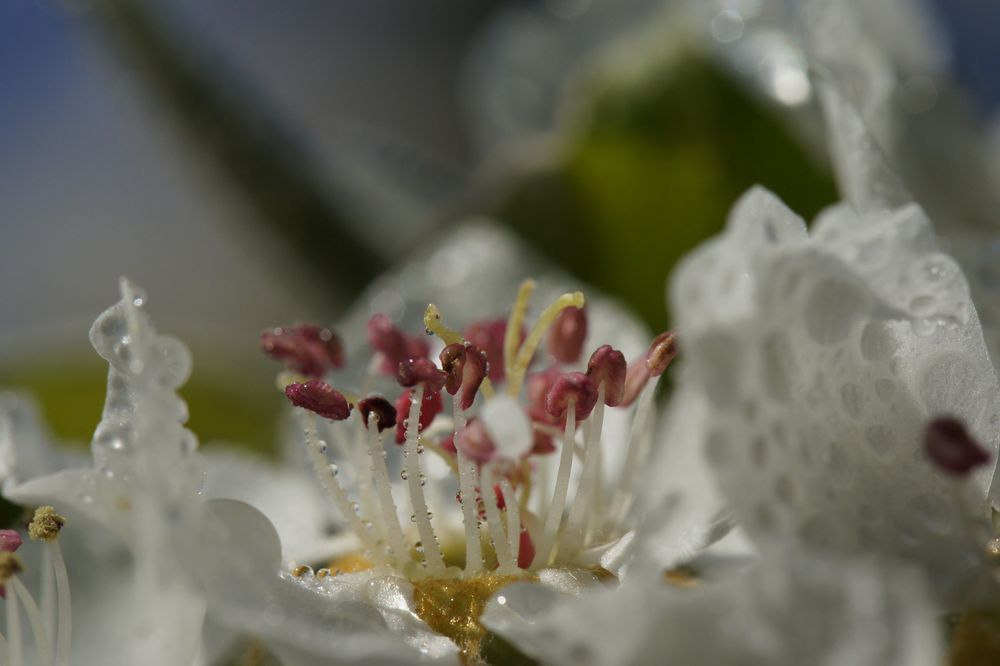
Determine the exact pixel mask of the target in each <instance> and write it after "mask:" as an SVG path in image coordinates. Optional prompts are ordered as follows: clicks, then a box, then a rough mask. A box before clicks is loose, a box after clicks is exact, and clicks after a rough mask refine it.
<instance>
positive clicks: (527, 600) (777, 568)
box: [483, 552, 941, 666]
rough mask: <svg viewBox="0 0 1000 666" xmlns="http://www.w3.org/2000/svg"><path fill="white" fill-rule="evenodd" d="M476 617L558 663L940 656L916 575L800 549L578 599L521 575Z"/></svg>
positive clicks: (897, 661)
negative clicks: (716, 579)
mask: <svg viewBox="0 0 1000 666" xmlns="http://www.w3.org/2000/svg"><path fill="white" fill-rule="evenodd" d="M627 609H642V612H628V610H627ZM483 622H484V624H486V626H487V627H489V628H490V629H491V630H492V631H494V632H496V633H498V634H500V635H501V636H503V637H504V638H506V639H507V640H509V641H511V642H512V643H513V644H514V645H516V646H517V647H518V648H519V649H520V650H521V651H523V652H524V653H525V654H527V655H529V656H531V657H534V658H536V659H539V660H540V661H543V662H544V663H547V664H556V665H558V664H573V665H574V666H576V665H586V664H602V665H607V666H615V665H617V664H645V663H675V664H734V663H738V664H746V665H748V666H752V665H755V664H760V665H762V666H763V665H765V664H766V665H768V666H770V665H772V664H789V665H791V664H829V665H843V666H847V665H851V666H893V665H895V666H918V665H920V666H922V665H928V666H930V665H931V664H938V663H940V660H941V648H940V641H939V636H938V631H939V629H938V627H937V620H936V618H935V616H934V614H933V612H932V611H931V609H930V606H929V604H928V602H927V600H926V597H925V595H924V593H923V589H922V586H921V585H920V584H919V581H918V580H916V579H915V578H913V577H911V576H906V575H902V574H900V573H899V572H898V571H894V570H892V569H891V568H886V567H879V566H876V565H874V564H871V563H858V564H853V563H844V562H836V561H832V560H824V559H820V558H818V557H815V556H810V555H807V554H805V553H799V552H793V553H787V554H784V555H781V556H778V557H775V558H774V559H772V560H770V561H767V562H763V563H761V564H760V565H759V566H756V567H753V568H752V569H750V570H747V571H746V572H745V573H744V574H742V575H740V576H739V577H737V578H735V579H733V580H730V581H725V582H720V583H718V584H715V585H712V586H703V587H700V588H698V589H693V590H680V589H676V588H671V587H668V586H667V585H666V584H664V583H663V582H662V581H660V580H657V579H655V578H654V579H652V580H650V579H642V578H640V577H633V578H630V579H628V580H627V581H626V582H625V583H623V585H622V586H621V587H620V588H618V589H609V588H597V589H595V590H592V591H589V592H587V593H585V594H583V595H581V596H579V597H575V598H574V597H568V596H565V595H560V594H558V593H555V592H553V591H551V590H547V589H545V588H543V587H542V586H539V585H534V586H533V585H530V584H526V583H521V584H518V585H512V586H509V587H507V588H505V589H504V590H502V591H501V593H500V594H499V595H498V596H497V597H496V598H494V599H493V600H492V601H491V602H490V603H489V605H488V606H487V608H486V611H485V612H484V614H483Z"/></svg>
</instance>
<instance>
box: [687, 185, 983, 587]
mask: <svg viewBox="0 0 1000 666" xmlns="http://www.w3.org/2000/svg"><path fill="white" fill-rule="evenodd" d="M762 199H763V200H764V201H765V202H767V203H768V205H769V206H770V205H771V204H773V203H774V201H775V200H774V199H773V197H769V196H768V195H765V194H763V193H762V192H761V191H759V190H756V191H751V192H750V193H749V194H747V195H746V196H745V197H744V198H743V200H741V202H740V203H739V204H738V205H737V207H736V208H735V210H734V213H733V216H732V217H731V219H730V222H729V225H728V227H727V229H726V231H725V233H724V234H722V235H721V236H719V237H718V238H716V239H714V240H713V241H710V242H709V243H708V244H707V247H706V248H704V249H702V250H699V251H698V252H696V253H695V254H694V255H692V256H691V257H690V258H689V259H688V260H686V261H685V263H684V264H683V265H682V267H681V269H680V270H679V272H678V274H677V276H676V278H675V280H674V282H673V285H672V296H673V301H674V303H675V306H676V309H675V311H676V312H677V316H678V322H679V325H680V330H681V336H682V339H684V340H685V352H686V354H687V361H688V371H689V374H686V375H685V376H684V382H685V384H686V385H687V386H688V387H690V388H691V389H692V390H695V391H696V392H697V393H698V395H699V397H698V399H700V400H704V401H705V402H704V404H705V409H706V412H705V413H706V414H711V417H710V418H706V419H705V420H704V421H703V423H702V427H701V428H700V433H699V434H698V436H697V441H698V442H699V443H700V445H701V446H703V447H704V451H705V455H706V456H707V458H708V460H709V462H710V463H711V464H712V466H713V469H714V471H715V473H716V475H717V478H718V480H719V482H720V484H721V488H722V490H723V493H724V494H725V496H726V497H727V498H728V500H729V503H730V506H731V507H732V508H733V510H734V511H735V512H736V514H737V516H738V517H739V519H740V522H741V524H742V525H743V526H744V528H745V529H746V530H747V532H748V534H749V535H750V536H751V537H752V538H754V539H755V540H756V541H758V542H765V541H767V539H768V537H772V536H780V537H782V538H785V539H788V538H793V539H801V540H803V541H805V542H807V543H810V544H813V545H816V546H820V547H823V548H826V549H829V550H831V551H834V552H847V553H850V552H858V551H865V550H876V551H881V552H884V553H888V554H891V555H893V556H897V557H901V558H903V559H906V560H909V561H912V562H916V563H919V564H920V566H922V567H923V568H924V569H925V570H926V571H927V572H928V573H929V574H930V575H931V578H932V580H933V581H934V585H935V587H936V590H937V592H938V593H939V594H940V595H941V597H943V598H945V599H948V600H951V601H954V600H956V599H958V598H964V597H966V596H967V595H969V594H972V595H975V594H979V593H988V590H989V589H990V588H989V584H987V585H985V586H980V585H977V584H976V581H977V580H978V579H979V578H985V577H986V572H985V570H984V569H983V567H982V565H983V563H982V557H983V555H982V552H983V543H984V542H985V538H984V537H983V535H982V533H979V532H977V531H976V530H977V529H981V528H983V527H984V526H983V525H981V520H982V518H983V517H984V516H985V514H986V504H985V502H984V501H983V498H984V497H985V496H986V492H987V488H988V486H989V483H990V481H991V477H992V472H993V470H992V469H985V470H982V472H981V473H979V474H978V475H976V477H975V479H974V480H973V481H972V482H970V483H969V484H965V485H963V484H959V483H956V482H954V481H953V480H951V479H947V478H945V477H944V476H943V475H942V474H940V473H938V472H937V471H936V470H935V469H933V468H932V467H931V466H930V464H929V463H928V462H926V461H925V459H924V457H923V453H922V437H923V426H924V424H925V423H926V422H927V420H928V419H929V418H930V417H932V416H935V415H938V414H954V415H956V416H958V417H959V418H961V419H962V420H963V421H965V422H966V423H967V424H968V425H969V427H970V428H971V430H972V431H973V432H974V433H975V435H976V436H977V437H978V438H979V439H980V440H981V441H982V442H984V443H985V444H986V445H988V446H990V447H991V448H992V449H993V450H994V451H995V450H996V449H997V442H998V438H1000V392H998V387H997V380H996V377H995V375H994V374H993V370H992V366H991V365H990V363H989V361H988V357H987V354H986V350H985V347H984V345H983V339H982V334H981V332H980V328H979V323H978V320H977V318H976V313H975V310H974V308H973V307H972V304H971V302H970V301H969V297H968V288H967V286H966V285H965V281H964V278H963V277H962V275H961V273H960V271H958V270H957V269H956V267H955V265H954V263H953V262H951V261H950V260H949V259H948V258H947V257H946V256H945V255H942V254H940V253H939V252H938V251H937V250H936V248H935V247H934V243H933V238H932V235H931V233H930V230H929V225H928V223H927V221H926V218H924V217H923V215H922V214H920V212H919V209H916V208H914V207H907V208H903V209H900V210H897V211H893V212H892V213H890V214H887V215H878V216H869V217H867V218H866V219H864V220H863V221H859V220H856V219H853V220H852V218H851V216H850V215H849V214H847V213H846V212H845V210H844V209H840V210H838V211H834V212H833V213H831V214H829V215H828V216H826V217H825V218H824V219H823V220H821V221H820V222H819V223H817V226H816V230H815V235H814V237H813V238H809V239H806V238H799V239H796V240H791V241H786V242H780V243H763V242H754V241H753V240H748V239H753V238H754V236H753V235H752V234H751V235H748V232H750V231H752V229H754V228H756V229H758V233H757V236H756V238H757V239H760V238H762V237H765V236H767V231H766V230H767V228H768V225H769V220H770V219H771V218H770V216H769V215H761V214H760V212H761V210H763V209H762V208H761V207H760V206H758V205H756V204H755V203H754V202H755V200H756V201H760V200H762ZM786 215H790V213H786ZM727 266H737V267H740V268H738V270H741V271H745V272H740V276H741V279H742V280H743V281H744V282H745V285H744V286H743V287H742V288H741V289H740V291H739V293H740V294H741V300H740V302H738V303H734V302H733V295H732V290H731V289H727V287H726V281H725V280H720V278H719V277H718V275H717V273H719V272H720V271H721V272H723V273H725V272H726V268H725V267H727ZM692 288H697V289H698V290H699V293H698V294H697V296H698V298H695V297H694V296H695V294H693V293H692ZM685 390H687V389H685ZM969 507H972V508H971V509H970V508H969Z"/></svg>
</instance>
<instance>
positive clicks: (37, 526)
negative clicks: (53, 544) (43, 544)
mask: <svg viewBox="0 0 1000 666" xmlns="http://www.w3.org/2000/svg"><path fill="white" fill-rule="evenodd" d="M65 524H66V519H65V518H63V517H62V516H60V515H59V514H58V513H56V510H55V509H54V508H52V507H51V506H40V507H38V508H37V509H35V517H34V518H32V519H31V523H29V524H28V536H29V537H31V538H32V539H35V540H36V541H54V540H55V539H56V538H57V537H58V536H59V530H61V529H62V528H63V525H65Z"/></svg>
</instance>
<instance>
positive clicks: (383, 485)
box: [367, 413, 407, 566]
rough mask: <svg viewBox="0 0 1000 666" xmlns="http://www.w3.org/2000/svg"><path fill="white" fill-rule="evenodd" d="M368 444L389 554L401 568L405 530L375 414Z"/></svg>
mask: <svg viewBox="0 0 1000 666" xmlns="http://www.w3.org/2000/svg"><path fill="white" fill-rule="evenodd" d="M367 442H368V457H369V459H371V465H372V475H373V476H374V478H375V492H376V493H377V495H378V499H379V507H380V508H381V512H382V524H383V525H384V526H385V529H386V533H387V534H388V540H389V554H390V557H391V558H392V559H393V561H395V562H396V564H398V565H400V566H401V565H402V564H403V563H404V562H405V561H406V559H407V548H406V541H405V540H404V539H403V530H402V528H401V527H400V526H399V516H398V514H397V513H396V503H395V502H393V501H392V490H391V489H390V486H389V472H388V471H387V470H386V468H385V453H384V451H383V450H382V438H381V437H380V436H379V433H378V415H377V414H374V413H372V414H371V415H370V416H369V417H368V438H367Z"/></svg>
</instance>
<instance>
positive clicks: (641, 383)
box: [619, 356, 649, 407]
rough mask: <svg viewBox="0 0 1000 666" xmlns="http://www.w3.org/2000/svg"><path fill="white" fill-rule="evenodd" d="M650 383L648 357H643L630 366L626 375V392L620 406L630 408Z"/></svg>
mask: <svg viewBox="0 0 1000 666" xmlns="http://www.w3.org/2000/svg"><path fill="white" fill-rule="evenodd" d="M648 383H649V368H648V367H646V357H645V356H643V357H640V358H637V359H635V360H634V361H632V362H631V363H629V364H628V370H627V371H626V373H625V392H624V394H623V395H622V401H621V403H619V405H620V406H622V407H628V406H629V405H631V404H632V403H633V402H635V399H636V398H638V397H639V394H640V393H642V389H644V388H645V387H646V384H648Z"/></svg>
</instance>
